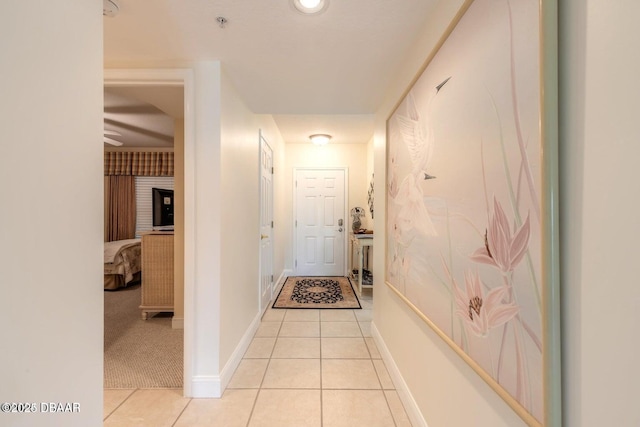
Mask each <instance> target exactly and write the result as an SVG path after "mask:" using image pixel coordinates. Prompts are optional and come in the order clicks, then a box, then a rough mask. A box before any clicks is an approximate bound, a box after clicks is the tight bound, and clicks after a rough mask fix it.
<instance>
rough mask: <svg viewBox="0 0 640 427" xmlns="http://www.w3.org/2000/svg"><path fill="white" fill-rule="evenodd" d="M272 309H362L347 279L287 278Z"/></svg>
mask: <svg viewBox="0 0 640 427" xmlns="http://www.w3.org/2000/svg"><path fill="white" fill-rule="evenodd" d="M273 308H362V307H361V306H360V301H358V297H357V296H356V293H355V292H354V290H353V286H352V285H351V281H350V280H349V279H348V278H347V277H301V276H296V277H294V276H292V277H288V278H287V280H286V281H285V282H284V285H282V290H281V291H280V294H279V295H278V298H276V301H275V302H274V303H273Z"/></svg>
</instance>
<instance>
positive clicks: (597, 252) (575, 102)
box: [559, 0, 640, 427]
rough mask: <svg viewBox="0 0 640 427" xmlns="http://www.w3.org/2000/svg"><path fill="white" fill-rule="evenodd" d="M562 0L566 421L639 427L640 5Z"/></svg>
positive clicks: (571, 426) (586, 426) (587, 426)
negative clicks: (639, 19)
mask: <svg viewBox="0 0 640 427" xmlns="http://www.w3.org/2000/svg"><path fill="white" fill-rule="evenodd" d="M559 3H560V35H559V39H560V41H561V44H560V56H561V57H560V87H561V90H560V112H561V115H560V120H561V134H560V147H561V152H560V160H561V163H560V173H561V175H560V177H561V181H560V182H561V193H560V195H561V202H562V204H561V210H560V215H561V247H562V260H563V265H562V272H561V274H562V301H563V314H564V315H563V320H564V324H563V327H564V330H563V357H564V362H565V363H564V366H563V369H564V376H563V380H564V396H565V399H564V404H565V407H564V414H565V422H564V424H563V425H566V426H569V427H574V426H575V427H577V426H584V427H590V426H604V425H608V426H621V427H626V426H638V425H640V407H639V406H638V404H637V400H638V399H637V398H638V379H639V378H640V364H639V363H638V354H639V352H640V342H639V341H638V325H640V310H639V307H640V286H638V277H640V263H639V262H638V253H639V251H638V240H639V237H640V221H639V220H638V209H639V207H640V203H639V199H638V195H639V194H640V181H639V180H638V179H637V171H638V159H639V158H640V144H639V143H638V141H639V140H640V128H639V127H638V112H639V111H640V98H639V97H638V94H640V81H639V80H638V76H640V54H639V50H638V40H639V39H640V28H639V27H638V22H637V17H638V16H640V3H638V2H636V1H633V0H621V1H616V2H601V1H594V0H588V1H584V0H569V1H564V2H559Z"/></svg>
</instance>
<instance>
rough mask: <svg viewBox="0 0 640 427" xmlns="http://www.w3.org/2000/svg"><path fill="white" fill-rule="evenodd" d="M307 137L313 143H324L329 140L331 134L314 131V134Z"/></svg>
mask: <svg viewBox="0 0 640 427" xmlns="http://www.w3.org/2000/svg"><path fill="white" fill-rule="evenodd" d="M309 139H310V140H311V142H313V143H314V144H315V145H326V144H328V143H329V140H330V139H331V135H327V134H325V133H316V134H314V135H310V136H309Z"/></svg>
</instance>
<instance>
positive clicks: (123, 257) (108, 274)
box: [104, 239, 142, 290]
mask: <svg viewBox="0 0 640 427" xmlns="http://www.w3.org/2000/svg"><path fill="white" fill-rule="evenodd" d="M141 248H142V247H141V244H140V239H127V240H116V241H114V242H105V244H104V288H105V289H106V290H115V289H118V288H122V287H125V286H129V285H130V284H132V283H136V282H139V281H140V275H141V272H140V271H141V256H140V254H141V250H142V249H141Z"/></svg>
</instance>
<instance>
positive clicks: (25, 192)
mask: <svg viewBox="0 0 640 427" xmlns="http://www.w3.org/2000/svg"><path fill="white" fill-rule="evenodd" d="M4 6H5V7H4V9H3V11H2V13H1V14H0V28H2V37H0V57H1V58H2V64H3V66H2V71H1V72H0V75H1V77H2V78H0V93H1V94H2V96H1V98H0V128H1V129H2V142H1V143H0V178H1V179H2V182H3V183H4V184H3V185H2V186H1V187H0V205H1V209H0V241H1V242H2V244H1V245H0V271H2V277H1V278H0V316H1V320H2V326H3V332H2V350H1V351H0V378H1V380H0V382H1V385H0V402H35V403H37V404H38V409H40V407H39V404H40V402H77V403H79V404H80V412H79V413H71V414H43V413H38V414H11V413H1V414H0V424H2V425H7V426H8V425H10V426H51V425H65V426H97V425H101V424H102V375H103V373H102V372H103V371H102V358H103V356H102V346H103V339H102V335H103V334H102V328H103V325H102V322H103V300H102V293H103V289H102V288H103V280H102V275H103V272H102V242H103V228H102V226H103V194H102V193H103V177H102V166H103V159H102V150H103V147H102V145H103V144H102V141H101V138H102V137H101V132H102V16H101V14H100V9H99V4H98V3H97V2H78V1H74V0H62V1H58V2H51V3H47V2H41V1H36V0H24V1H20V2H11V3H7V4H5V5H4ZM79 35H81V36H79ZM61 46H64V48H61Z"/></svg>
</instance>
